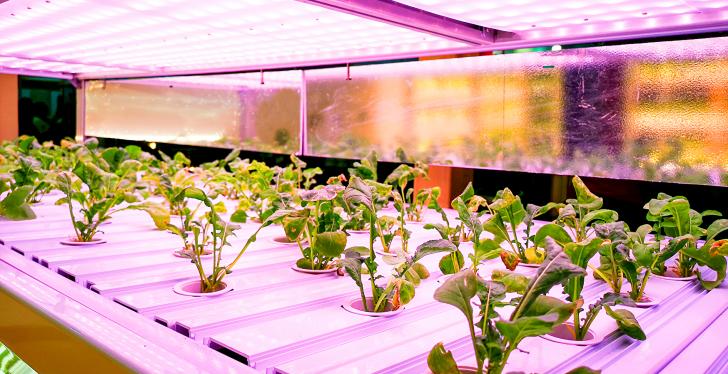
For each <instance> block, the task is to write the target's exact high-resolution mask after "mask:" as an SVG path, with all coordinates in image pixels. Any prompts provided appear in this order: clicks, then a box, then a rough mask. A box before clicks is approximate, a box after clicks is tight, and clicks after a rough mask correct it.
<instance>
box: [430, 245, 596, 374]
mask: <svg viewBox="0 0 728 374" xmlns="http://www.w3.org/2000/svg"><path fill="white" fill-rule="evenodd" d="M584 274H586V272H585V271H584V269H582V268H580V267H579V266H576V265H574V264H573V263H571V261H570V260H569V257H568V256H566V254H564V253H563V251H562V250H561V248H559V247H558V246H557V245H555V244H554V243H553V241H549V243H548V244H547V246H546V258H545V259H544V261H543V263H542V264H541V266H540V267H539V269H538V271H537V272H536V275H535V276H534V277H533V278H531V279H530V280H528V283H527V286H526V287H523V286H522V285H523V284H524V283H525V282H524V280H525V279H524V278H525V276H523V275H517V274H506V275H501V276H499V277H494V279H492V280H483V279H482V278H480V277H479V276H478V275H477V273H476V272H475V271H474V270H472V269H467V270H465V271H462V272H460V273H457V274H455V275H454V276H452V277H450V278H448V279H447V280H446V281H445V283H444V284H443V285H442V286H440V287H439V288H438V289H437V290H436V291H435V295H434V297H435V300H437V301H439V302H442V303H445V304H450V305H452V306H454V307H456V308H458V309H459V310H460V311H461V312H462V313H463V315H464V316H465V319H466V320H467V323H468V328H469V330H470V338H471V341H472V344H473V351H474V352H475V359H476V362H477V365H478V366H477V369H476V372H477V373H489V374H499V373H501V372H503V369H504V368H505V366H506V363H507V362H508V359H509V357H510V355H511V353H512V352H513V351H515V350H517V349H518V345H519V344H520V342H521V341H522V340H523V339H524V338H526V337H530V336H539V335H544V334H548V333H550V332H551V331H552V330H553V329H554V328H555V327H556V326H558V325H560V324H561V323H563V322H564V321H566V320H567V319H568V318H569V316H570V315H571V314H572V313H573V312H574V310H575V309H576V308H577V307H578V304H577V303H574V302H564V301H561V300H559V299H557V298H554V297H551V296H547V295H546V294H547V293H548V292H549V290H550V289H551V288H552V287H554V286H555V285H557V284H560V283H563V282H566V281H568V280H570V279H573V278H575V277H578V276H583V275H584ZM513 292H515V293H517V296H516V297H511V298H510V299H508V294H509V293H513ZM474 297H477V298H478V301H479V303H480V306H479V310H478V313H477V316H479V317H480V320H479V321H476V320H475V318H474V315H475V313H474V311H473V303H472V301H471V299H473V298H474ZM504 306H514V307H515V309H514V310H513V312H512V313H511V315H510V317H509V318H508V319H503V318H500V315H499V314H498V312H497V311H496V308H501V307H504ZM427 364H428V366H429V367H430V370H431V371H432V372H433V373H434V374H452V373H459V372H460V369H459V368H458V366H457V363H456V362H455V359H454V358H453V356H452V353H451V352H449V351H447V350H445V347H444V346H443V344H442V343H438V344H436V345H435V346H434V347H433V348H432V350H431V351H430V354H429V355H428V357H427Z"/></svg>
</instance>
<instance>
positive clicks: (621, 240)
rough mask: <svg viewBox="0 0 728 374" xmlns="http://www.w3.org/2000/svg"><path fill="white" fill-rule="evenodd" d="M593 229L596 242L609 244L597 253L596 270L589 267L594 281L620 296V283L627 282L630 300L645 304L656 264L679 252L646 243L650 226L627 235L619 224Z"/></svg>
mask: <svg viewBox="0 0 728 374" xmlns="http://www.w3.org/2000/svg"><path fill="white" fill-rule="evenodd" d="M594 229H595V232H596V234H597V236H598V237H599V238H602V239H605V240H609V242H607V243H605V245H603V246H601V248H600V249H599V254H600V258H599V262H600V265H599V267H598V268H594V267H593V266H592V265H589V267H591V268H592V269H593V270H594V274H595V277H597V278H600V279H602V280H604V281H605V282H606V283H607V285H609V287H610V288H611V289H612V292H614V293H619V292H621V290H622V283H623V281H624V280H626V281H627V282H628V283H629V284H630V291H629V292H628V295H629V298H630V299H632V300H634V301H636V302H640V301H644V300H645V288H646V287H647V281H648V280H649V279H650V275H652V269H653V268H654V267H655V266H656V264H658V263H664V262H665V261H667V260H668V259H670V258H671V257H673V256H674V255H675V254H676V253H677V252H678V251H679V250H680V246H679V245H672V246H665V247H664V248H662V249H661V248H660V245H659V243H657V242H653V241H648V240H647V234H649V233H650V231H652V226H650V225H642V226H640V227H638V228H637V231H635V232H630V231H629V227H628V226H627V224H625V223H624V222H622V221H618V222H613V223H606V224H601V225H596V226H595V227H594Z"/></svg>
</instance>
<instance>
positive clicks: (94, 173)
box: [52, 160, 169, 242]
mask: <svg viewBox="0 0 728 374" xmlns="http://www.w3.org/2000/svg"><path fill="white" fill-rule="evenodd" d="M138 165H139V163H138V162H137V161H133V160H127V161H124V163H123V165H121V166H119V170H124V173H122V175H121V176H119V175H117V174H113V173H109V172H106V171H104V170H102V169H101V168H100V167H99V166H97V165H96V164H94V163H91V162H85V161H79V162H77V163H76V165H75V167H74V168H73V172H65V171H64V172H60V173H57V174H55V175H54V176H53V177H52V180H54V183H55V186H56V188H58V189H59V190H61V191H62V192H63V193H64V194H65V197H63V198H61V199H59V200H58V201H56V204H57V205H60V204H66V205H67V206H68V212H69V214H70V218H71V222H72V223H73V229H74V232H75V234H76V235H75V240H76V241H78V242H90V241H93V240H94V236H95V235H96V233H97V232H98V231H99V225H101V224H102V223H104V222H106V221H108V220H109V219H110V218H111V216H112V215H113V214H115V213H117V212H120V211H122V210H128V209H136V210H143V211H145V212H147V213H148V214H149V215H150V217H151V218H152V219H153V220H154V224H155V225H156V226H157V228H159V229H165V228H166V227H167V225H168V224H169V213H168V212H167V210H166V209H164V208H163V207H162V206H160V205H159V204H156V203H152V202H148V201H147V202H138V198H137V196H136V195H135V194H134V185H133V183H132V182H130V181H129V179H127V178H125V176H127V175H128V174H129V173H134V172H136V170H137V168H138ZM83 185H85V186H86V187H87V190H84V189H83V188H82V186H83ZM73 202H76V203H77V204H78V205H79V206H80V214H81V217H80V218H79V219H77V218H76V213H75V212H74V207H73ZM123 204H125V205H123Z"/></svg>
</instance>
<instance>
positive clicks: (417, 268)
mask: <svg viewBox="0 0 728 374" xmlns="http://www.w3.org/2000/svg"><path fill="white" fill-rule="evenodd" d="M412 270H413V271H414V272H416V273H417V276H418V277H420V279H427V278H429V277H430V271H429V270H427V267H426V266H425V265H422V264H420V263H419V262H417V263H415V264H413V265H412Z"/></svg>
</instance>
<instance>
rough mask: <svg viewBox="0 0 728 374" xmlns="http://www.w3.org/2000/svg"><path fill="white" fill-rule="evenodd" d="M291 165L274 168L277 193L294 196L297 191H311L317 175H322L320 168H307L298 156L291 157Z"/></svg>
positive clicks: (274, 182)
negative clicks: (302, 189)
mask: <svg viewBox="0 0 728 374" xmlns="http://www.w3.org/2000/svg"><path fill="white" fill-rule="evenodd" d="M290 159H291V163H290V164H289V165H288V166H286V167H285V168H281V167H278V166H275V167H273V170H274V172H275V177H274V181H273V184H274V186H275V189H276V192H278V193H284V192H285V193H290V194H293V193H295V192H296V190H298V189H301V188H302V187H303V188H304V189H309V188H311V186H313V185H314V184H315V183H316V179H314V178H315V177H316V175H319V174H322V173H323V172H322V171H321V169H320V168H318V167H315V168H308V169H307V168H306V165H307V164H306V162H305V161H303V160H301V159H300V158H298V157H296V155H294V154H291V155H290Z"/></svg>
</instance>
